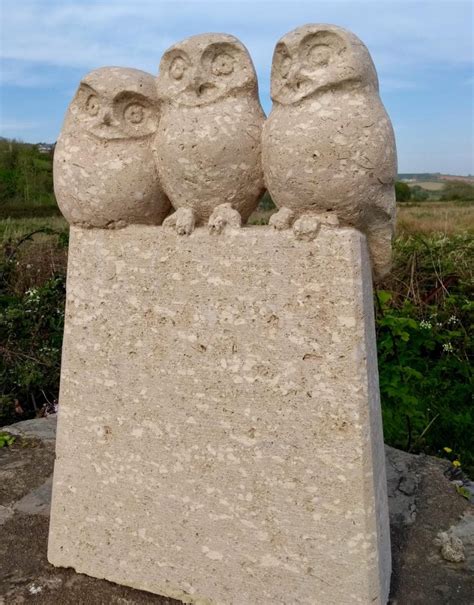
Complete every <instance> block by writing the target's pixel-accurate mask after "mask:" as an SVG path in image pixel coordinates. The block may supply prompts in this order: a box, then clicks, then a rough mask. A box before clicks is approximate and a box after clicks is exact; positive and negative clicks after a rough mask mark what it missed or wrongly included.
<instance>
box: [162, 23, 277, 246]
mask: <svg viewBox="0 0 474 605" xmlns="http://www.w3.org/2000/svg"><path fill="white" fill-rule="evenodd" d="M157 82H158V97H159V100H160V102H161V104H162V115H161V119H160V123H159V126H158V131H157V133H156V136H155V143H154V154H155V160H156V165H157V168H158V172H159V175H160V180H161V182H162V184H163V188H164V190H165V192H166V194H167V196H168V197H169V199H170V201H171V204H172V206H173V207H174V209H175V211H176V212H174V214H172V215H170V216H169V217H168V218H167V219H166V220H165V222H164V225H166V226H170V227H173V228H174V229H175V230H176V231H177V233H179V234H189V233H191V232H192V231H193V229H194V226H195V225H198V224H202V223H205V222H206V221H208V225H209V229H210V231H215V232H220V231H221V230H222V229H223V228H224V227H225V226H226V225H230V226H233V227H239V226H240V224H241V221H244V222H245V221H246V220H247V219H248V217H249V216H250V214H251V213H252V211H253V210H254V209H255V207H256V205H257V203H258V200H259V198H260V196H261V195H262V193H263V191H264V184H263V170H262V164H261V134H262V127H263V122H264V119H265V115H264V113H263V110H262V108H261V106H260V102H259V99H258V86H257V77H256V74H255V69H254V66H253V63H252V60H251V58H250V56H249V53H248V51H247V49H246V48H245V47H244V46H243V44H242V43H241V42H239V40H237V39H236V38H234V37H233V36H228V35H226V34H203V35H199V36H193V37H191V38H188V39H186V40H184V41H182V42H180V43H178V44H175V45H174V46H172V47H171V48H170V49H168V50H167V51H166V52H165V53H164V55H163V58H162V60H161V63H160V70H159V75H158V81H157Z"/></svg>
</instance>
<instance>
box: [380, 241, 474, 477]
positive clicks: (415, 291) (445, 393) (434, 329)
mask: <svg viewBox="0 0 474 605" xmlns="http://www.w3.org/2000/svg"><path fill="white" fill-rule="evenodd" d="M473 248H474V245H473V241H472V238H469V237H468V236H464V237H463V236H457V237H453V238H449V239H448V238H444V237H434V236H433V237H431V238H421V237H410V238H403V239H400V240H399V241H398V242H397V246H396V257H395V263H396V266H395V271H394V274H393V276H392V277H391V283H388V284H386V286H388V287H389V288H390V290H391V291H388V290H379V291H378V293H377V297H376V311H377V346H378V356H379V375H380V391H381V399H382V413H383V420H384V434H385V440H386V441H387V443H389V444H390V445H393V446H394V447H398V448H401V449H406V450H408V451H414V452H421V451H423V452H426V453H430V454H435V455H444V454H445V452H446V449H445V448H448V449H449V450H452V451H454V452H456V454H457V455H458V456H459V457H460V460H461V463H462V465H463V468H464V469H465V470H466V471H467V472H468V473H470V474H471V475H473V474H474V451H473V450H472V435H474V410H473V409H472V370H471V365H470V362H469V359H470V358H471V357H472V353H473V351H472V339H471V338H470V334H472V328H473V310H474V303H473V302H472V300H471V298H472V267H473V266H474V263H473V261H474V258H473Z"/></svg>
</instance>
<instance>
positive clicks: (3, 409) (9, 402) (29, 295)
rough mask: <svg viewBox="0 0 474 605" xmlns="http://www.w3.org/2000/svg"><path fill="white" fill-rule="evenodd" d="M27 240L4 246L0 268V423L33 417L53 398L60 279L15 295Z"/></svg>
mask: <svg viewBox="0 0 474 605" xmlns="http://www.w3.org/2000/svg"><path fill="white" fill-rule="evenodd" d="M49 232H50V233H51V230H49ZM55 235H56V236H57V237H58V245H60V246H61V245H66V239H65V234H63V233H58V234H55ZM29 239H30V237H29V236H27V237H26V238H22V239H21V240H20V242H19V243H17V244H16V245H13V244H12V243H11V242H8V243H7V244H5V246H4V258H3V260H2V262H1V264H0V343H1V344H0V361H1V363H0V393H1V395H0V424H5V423H7V422H10V421H14V420H18V419H24V418H28V417H31V416H33V415H35V414H36V413H38V411H39V410H40V409H41V408H42V407H43V406H44V405H46V404H50V403H52V402H53V401H54V400H55V399H56V398H57V394H58V386H59V368H60V358H61V344H62V336H63V327H64V302H65V276H64V274H53V275H51V276H50V277H48V279H46V281H44V283H42V284H41V285H40V286H37V287H33V288H30V289H28V290H26V291H20V292H18V289H17V283H16V282H17V269H18V265H17V263H18V262H19V261H17V257H18V255H19V251H20V248H21V245H22V244H23V243H25V242H26V241H28V240H29Z"/></svg>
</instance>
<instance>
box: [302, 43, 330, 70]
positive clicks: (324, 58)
mask: <svg viewBox="0 0 474 605" xmlns="http://www.w3.org/2000/svg"><path fill="white" fill-rule="evenodd" d="M330 56H331V50H330V48H329V46H326V45H325V44H317V45H316V46H313V47H312V48H311V49H310V51H309V53H308V61H309V63H310V65H311V66H313V67H323V66H325V65H327V64H328V63H329V58H330Z"/></svg>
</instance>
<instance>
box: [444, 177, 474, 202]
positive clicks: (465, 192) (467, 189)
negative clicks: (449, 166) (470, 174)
mask: <svg viewBox="0 0 474 605" xmlns="http://www.w3.org/2000/svg"><path fill="white" fill-rule="evenodd" d="M441 200H463V201H473V200H474V185H472V184H471V183H466V182H464V181H447V183H446V184H445V186H444V188H443V190H442V194H441Z"/></svg>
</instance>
